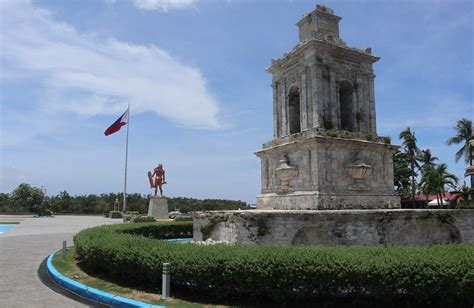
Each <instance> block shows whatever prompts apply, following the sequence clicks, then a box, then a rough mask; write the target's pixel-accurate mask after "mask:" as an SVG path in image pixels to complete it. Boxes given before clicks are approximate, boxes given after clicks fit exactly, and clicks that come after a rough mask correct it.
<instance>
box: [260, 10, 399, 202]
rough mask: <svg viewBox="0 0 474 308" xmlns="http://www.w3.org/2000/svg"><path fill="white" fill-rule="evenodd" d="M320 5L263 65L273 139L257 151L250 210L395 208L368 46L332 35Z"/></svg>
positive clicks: (329, 14)
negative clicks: (285, 48) (291, 43)
mask: <svg viewBox="0 0 474 308" xmlns="http://www.w3.org/2000/svg"><path fill="white" fill-rule="evenodd" d="M340 20H341V17H339V16H336V15H335V14H334V11H333V10H331V9H329V8H327V7H325V6H321V5H317V6H316V9H315V10H314V11H312V12H310V13H309V14H307V15H305V16H304V17H303V18H302V19H301V20H300V21H299V22H298V23H297V26H298V27H299V43H298V44H297V45H296V46H295V47H294V48H293V50H291V51H290V52H289V53H285V54H284V55H283V57H281V58H280V59H277V60H275V59H273V60H272V64H271V66H270V67H269V68H268V69H267V72H269V73H271V74H272V76H273V82H272V88H273V140H271V141H270V142H268V143H265V144H264V145H263V149H262V150H261V151H259V152H257V153H256V155H257V156H258V157H259V158H260V159H261V175H262V179H261V183H262V192H261V194H260V195H259V196H258V197H257V209H283V210H322V209H375V208H399V207H400V198H399V197H398V196H397V195H396V194H395V192H394V188H393V160H392V155H393V153H394V152H395V151H396V150H397V148H398V147H396V146H393V145H390V144H386V143H385V142H384V141H386V140H384V138H380V137H378V136H377V131H376V118H375V117H376V114H375V97H374V79H375V75H374V72H373V69H372V64H373V63H375V62H377V61H378V60H379V58H378V57H375V56H374V55H372V53H371V49H370V48H366V49H357V48H351V47H348V46H347V45H346V43H345V42H344V41H343V40H342V38H341V37H340V36H339V21H340Z"/></svg>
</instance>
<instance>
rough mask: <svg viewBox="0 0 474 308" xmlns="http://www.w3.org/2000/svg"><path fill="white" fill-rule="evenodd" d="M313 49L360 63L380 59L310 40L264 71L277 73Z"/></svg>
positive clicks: (351, 49) (361, 51)
mask: <svg viewBox="0 0 474 308" xmlns="http://www.w3.org/2000/svg"><path fill="white" fill-rule="evenodd" d="M311 47H313V48H314V47H315V48H317V49H320V50H324V51H328V52H330V53H334V54H337V55H344V56H345V57H349V58H355V59H357V60H359V61H362V62H369V63H371V64H372V63H375V62H377V61H378V60H379V59H380V57H376V56H373V55H371V54H369V53H367V52H364V51H363V50H361V49H357V48H351V47H347V46H342V45H338V44H335V43H331V42H328V41H324V40H321V39H316V38H314V39H310V40H306V41H304V42H301V43H299V44H297V45H296V46H295V47H294V48H293V50H292V51H290V52H288V53H285V54H284V55H283V57H281V58H279V59H272V65H271V66H270V67H268V68H267V69H266V71H267V72H269V73H272V74H273V73H276V72H278V71H279V70H280V69H281V67H282V66H284V65H285V64H286V63H287V62H288V61H289V60H291V59H292V58H295V57H299V56H301V55H302V53H303V52H304V51H306V50H307V49H309V48H311Z"/></svg>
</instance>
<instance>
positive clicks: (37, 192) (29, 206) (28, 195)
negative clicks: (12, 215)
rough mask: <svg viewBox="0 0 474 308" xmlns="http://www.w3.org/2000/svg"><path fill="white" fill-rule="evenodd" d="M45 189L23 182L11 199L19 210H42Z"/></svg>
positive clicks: (14, 191)
mask: <svg viewBox="0 0 474 308" xmlns="http://www.w3.org/2000/svg"><path fill="white" fill-rule="evenodd" d="M44 196H45V191H44V190H42V189H41V188H37V187H33V186H30V185H29V184H26V183H21V184H20V185H18V187H17V188H15V189H14V190H13V192H12V193H11V195H10V201H11V202H12V204H13V206H14V207H15V209H16V210H18V211H30V212H40V211H41V210H42V209H43V205H44V204H43V200H44Z"/></svg>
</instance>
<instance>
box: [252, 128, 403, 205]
mask: <svg viewBox="0 0 474 308" xmlns="http://www.w3.org/2000/svg"><path fill="white" fill-rule="evenodd" d="M397 149H398V147H397V146H394V145H390V144H384V143H377V142H369V141H364V140H355V139H341V138H332V137H326V136H320V135H318V131H317V130H308V131H305V132H302V133H300V134H295V135H292V136H288V137H283V138H279V139H276V140H273V141H272V142H269V143H267V144H264V146H263V149H262V150H261V151H259V152H257V153H256V154H257V156H258V157H260V159H261V162H262V168H261V174H262V178H261V182H262V192H261V194H260V195H258V196H257V209H260V210H269V209H275V210H344V209H350V210H351V209H393V208H400V196H398V195H397V194H395V192H394V190H393V160H392V157H393V153H395V151H396V150H397Z"/></svg>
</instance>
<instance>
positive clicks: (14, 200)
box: [0, 183, 248, 214]
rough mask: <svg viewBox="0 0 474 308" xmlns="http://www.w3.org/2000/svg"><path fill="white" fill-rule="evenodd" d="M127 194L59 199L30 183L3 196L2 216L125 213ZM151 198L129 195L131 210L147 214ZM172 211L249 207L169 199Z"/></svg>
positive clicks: (229, 202)
mask: <svg viewBox="0 0 474 308" xmlns="http://www.w3.org/2000/svg"><path fill="white" fill-rule="evenodd" d="M122 200H123V193H108V194H100V195H94V194H90V195H79V196H71V195H70V194H69V193H68V192H67V191H62V192H60V193H59V194H57V195H55V196H48V195H46V191H45V190H44V189H41V188H37V187H33V186H31V185H29V184H27V183H22V184H20V185H18V187H16V188H15V189H14V190H13V191H12V192H11V193H9V194H6V193H0V212H3V213H40V212H43V211H46V210H49V211H52V212H54V213H64V214H66V213H74V214H103V213H106V212H109V211H111V210H114V206H115V204H116V203H117V205H118V210H121V209H122V202H123V201H122ZM148 202H149V199H148V196H146V195H142V194H138V193H134V194H128V195H127V210H128V211H137V212H140V213H146V211H147V210H148ZM168 206H169V209H170V211H174V210H179V211H181V212H183V213H187V212H191V211H208V210H237V209H239V208H240V209H246V208H247V207H248V206H247V204H246V203H245V202H243V201H240V200H239V201H235V200H222V199H204V200H199V199H194V198H184V197H176V198H168Z"/></svg>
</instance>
